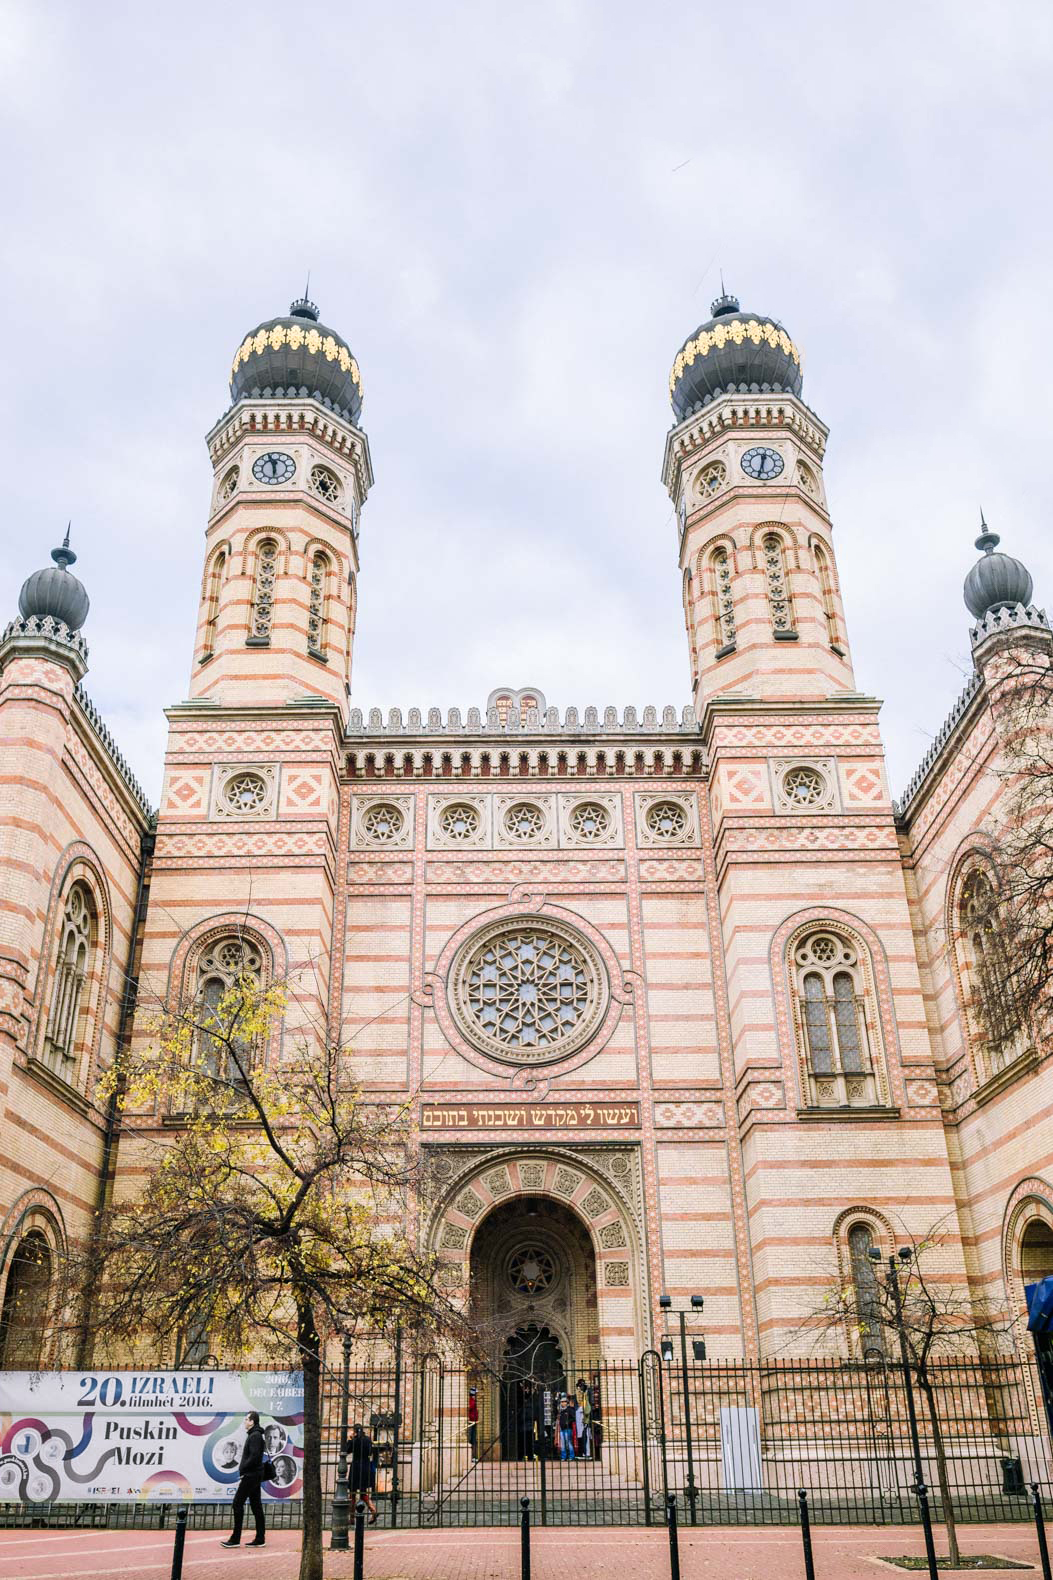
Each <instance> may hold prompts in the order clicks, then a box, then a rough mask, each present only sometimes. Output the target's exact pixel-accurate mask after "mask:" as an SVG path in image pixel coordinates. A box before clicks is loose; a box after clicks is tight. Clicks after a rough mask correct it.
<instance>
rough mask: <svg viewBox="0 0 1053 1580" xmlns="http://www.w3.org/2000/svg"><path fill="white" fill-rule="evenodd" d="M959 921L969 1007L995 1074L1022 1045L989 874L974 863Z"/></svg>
mask: <svg viewBox="0 0 1053 1580" xmlns="http://www.w3.org/2000/svg"><path fill="white" fill-rule="evenodd" d="M958 927H959V938H960V941H961V946H962V952H963V955H964V966H965V970H964V973H963V975H964V978H965V982H964V986H965V989H966V1006H965V1007H966V1013H967V1014H968V1016H969V1021H970V1025H971V1027H972V1031H973V1034H974V1036H975V1038H976V1040H977V1042H978V1043H979V1044H980V1046H981V1047H982V1049H983V1053H984V1059H985V1063H986V1073H987V1074H988V1075H994V1074H995V1073H996V1072H997V1071H998V1070H1001V1069H1003V1068H1004V1067H1005V1066H1006V1065H1007V1064H1010V1063H1011V1062H1012V1061H1013V1060H1014V1059H1015V1058H1016V1057H1017V1055H1018V1054H1019V1053H1020V1052H1022V1051H1023V1042H1024V1039H1023V1038H1022V1037H1021V1035H1020V1027H1019V1025H1018V1024H1017V1023H1016V1022H1015V1020H1014V1018H1013V1014H1012V1003H1011V998H1010V995H1009V992H1008V989H1007V983H1008V980H1009V960H1008V956H1007V953H1006V944H1005V937H1004V935H1003V933H1002V929H1001V926H1000V924H999V916H998V901H997V898H996V895H995V891H994V886H993V884H992V882H991V879H990V878H989V877H988V875H987V873H986V872H985V871H984V870H983V868H982V867H974V868H973V870H972V872H970V873H969V875H968V877H967V878H966V879H965V881H964V883H963V884H962V889H961V897H960V899H959V902H958Z"/></svg>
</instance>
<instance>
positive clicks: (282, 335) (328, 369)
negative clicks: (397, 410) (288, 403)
mask: <svg viewBox="0 0 1053 1580" xmlns="http://www.w3.org/2000/svg"><path fill="white" fill-rule="evenodd" d="M246 395H247V396H249V397H250V398H252V399H255V400H260V399H264V400H267V399H270V398H271V396H276V397H277V398H278V399H279V400H281V399H287V398H289V397H291V396H298V397H300V398H301V399H307V398H311V399H313V400H316V401H320V402H321V404H322V405H323V406H331V407H332V408H333V409H334V410H335V411H337V412H339V414H340V415H341V416H342V417H346V419H347V421H348V422H351V423H353V424H354V425H355V427H357V426H358V423H359V420H360V418H361V416H362V375H361V373H360V372H359V367H358V363H357V362H356V361H355V359H354V357H353V356H352V354H351V350H350V347H349V346H348V344H347V342H346V341H345V340H344V339H343V337H342V336H341V335H338V334H337V333H336V331H335V330H334V329H327V328H326V326H325V324H322V323H319V321H318V308H317V307H316V306H315V304H314V303H313V302H309V301H308V300H307V298H306V296H302V297H300V298H299V300H298V301H295V302H293V303H292V305H291V306H290V308H289V312H288V315H287V316H286V317H284V318H268V319H265V320H264V322H263V323H262V324H257V326H256V328H255V329H253V330H251V331H250V333H249V334H247V335H246V336H245V339H244V340H243V341H242V342H241V345H240V346H239V347H238V349H237V352H236V353H235V356H234V365H233V367H232V368H231V371H230V396H231V400H232V401H233V402H234V403H235V404H236V403H237V402H238V401H239V400H241V399H242V398H243V397H244V396H246Z"/></svg>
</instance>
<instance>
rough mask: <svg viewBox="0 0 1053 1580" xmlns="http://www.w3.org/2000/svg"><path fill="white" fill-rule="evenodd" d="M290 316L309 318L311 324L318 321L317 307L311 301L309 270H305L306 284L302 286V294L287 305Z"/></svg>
mask: <svg viewBox="0 0 1053 1580" xmlns="http://www.w3.org/2000/svg"><path fill="white" fill-rule="evenodd" d="M289 317H290V318H309V319H310V320H311V322H312V324H316V323H317V322H318V318H319V313H318V308H317V307H316V306H315V304H314V303H313V302H312V301H311V271H310V269H308V271H307V284H306V285H305V286H304V288H303V295H302V296H300V297H298V298H297V299H296V301H295V302H293V303H291V304H290V307H289Z"/></svg>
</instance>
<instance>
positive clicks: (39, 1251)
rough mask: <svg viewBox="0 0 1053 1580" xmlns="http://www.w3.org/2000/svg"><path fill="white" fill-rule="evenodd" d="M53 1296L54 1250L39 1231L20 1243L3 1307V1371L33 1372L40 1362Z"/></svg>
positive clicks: (0, 1325)
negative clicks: (50, 1300)
mask: <svg viewBox="0 0 1053 1580" xmlns="http://www.w3.org/2000/svg"><path fill="white" fill-rule="evenodd" d="M50 1294H51V1247H50V1246H49V1245H48V1242H47V1240H46V1239H45V1238H44V1236H43V1235H42V1234H41V1233H40V1231H39V1230H38V1229H31V1230H30V1232H29V1233H28V1234H27V1235H25V1236H24V1238H23V1239H22V1240H21V1241H20V1242H19V1245H18V1248H17V1249H16V1251H15V1254H14V1256H13V1257H12V1258H11V1266H10V1267H9V1268H8V1270H7V1284H6V1286H5V1288H4V1304H3V1307H2V1308H0V1368H2V1369H3V1370H4V1371H16V1372H32V1371H36V1370H37V1369H38V1368H39V1366H40V1362H41V1358H42V1354H43V1348H44V1334H45V1331H46V1328H47V1313H48V1302H49V1297H50Z"/></svg>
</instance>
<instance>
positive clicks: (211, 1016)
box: [194, 934, 263, 1086]
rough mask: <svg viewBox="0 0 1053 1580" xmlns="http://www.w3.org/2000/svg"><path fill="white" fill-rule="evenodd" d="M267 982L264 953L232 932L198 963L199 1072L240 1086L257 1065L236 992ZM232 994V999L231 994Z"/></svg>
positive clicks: (197, 1044) (215, 941)
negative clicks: (241, 1020) (240, 1023)
mask: <svg viewBox="0 0 1053 1580" xmlns="http://www.w3.org/2000/svg"><path fill="white" fill-rule="evenodd" d="M262 983H263V952H262V950H261V949H260V947H259V945H258V944H257V943H256V942H255V941H254V940H253V939H251V938H246V937H245V936H243V935H240V934H229V935H225V936H223V937H220V938H216V939H213V940H212V942H211V943H210V944H209V945H208V946H207V948H205V949H204V950H203V951H202V953H201V956H200V958H199V960H198V963H197V980H196V983H195V991H194V998H195V1003H196V1019H197V1026H198V1030H197V1035H196V1042H195V1055H196V1059H197V1064H198V1068H199V1069H200V1070H201V1071H202V1073H204V1074H205V1075H207V1076H209V1077H210V1078H211V1080H213V1081H216V1082H229V1083H231V1084H232V1085H235V1086H236V1085H239V1084H240V1083H241V1081H242V1079H243V1072H245V1071H247V1070H248V1068H249V1066H250V1065H251V1063H252V1059H253V1056H254V1049H253V1046H252V1041H251V1039H250V1038H248V1037H246V1036H243V1035H241V1034H240V1033H239V1028H238V1009H239V1007H238V1005H237V1002H236V999H237V995H236V993H235V991H234V990H235V989H237V988H239V987H242V986H243V987H244V988H245V989H247V990H248V991H250V992H251V991H253V990H255V989H256V988H258V987H260V986H261V985H262ZM228 995H229V996H228Z"/></svg>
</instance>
